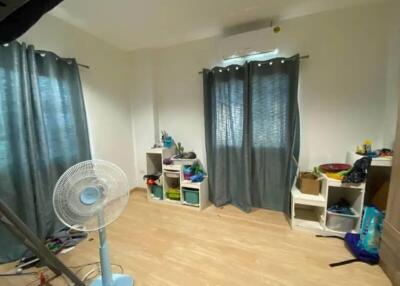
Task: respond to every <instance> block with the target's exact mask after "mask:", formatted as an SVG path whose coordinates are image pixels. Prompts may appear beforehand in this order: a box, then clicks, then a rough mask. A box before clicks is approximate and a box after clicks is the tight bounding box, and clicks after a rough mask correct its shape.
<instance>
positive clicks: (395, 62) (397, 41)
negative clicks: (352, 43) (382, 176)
mask: <svg viewBox="0 0 400 286" xmlns="http://www.w3.org/2000/svg"><path fill="white" fill-rule="evenodd" d="M389 10H390V12H389V28H388V30H387V34H388V38H389V45H388V64H387V78H386V83H387V87H386V88H387V92H386V98H385V105H386V112H385V117H384V122H383V126H382V129H383V132H384V133H383V136H384V137H383V141H384V144H385V146H388V147H390V148H392V149H393V148H394V140H395V137H396V126H397V125H396V123H397V114H398V113H397V110H398V106H399V98H400V17H399V15H400V1H393V3H392V4H391V5H390V6H389Z"/></svg>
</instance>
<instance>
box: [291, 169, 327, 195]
mask: <svg viewBox="0 0 400 286" xmlns="http://www.w3.org/2000/svg"><path fill="white" fill-rule="evenodd" d="M296 185H297V188H298V189H299V190H300V192H302V193H303V194H307V195H315V196H317V195H319V192H320V190H321V181H319V180H318V178H317V176H315V175H314V174H313V173H310V172H300V175H299V177H298V178H297V184H296Z"/></svg>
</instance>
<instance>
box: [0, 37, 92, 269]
mask: <svg viewBox="0 0 400 286" xmlns="http://www.w3.org/2000/svg"><path fill="white" fill-rule="evenodd" d="M90 158H91V153H90V144H89V136H88V129H87V122H86V112H85V105H84V101H83V95H82V88H81V83H80V77H79V71H78V66H77V63H76V61H75V60H74V59H61V58H59V57H57V56H56V55H55V54H53V53H51V52H45V51H36V50H34V47H33V46H28V47H27V46H26V45H25V44H20V43H18V42H12V43H10V44H8V45H3V46H0V198H1V199H2V200H3V201H5V202H6V203H7V204H8V205H9V206H10V207H11V209H12V210H13V211H14V212H15V213H16V214H17V215H18V216H19V217H20V218H21V219H22V220H23V221H24V222H25V223H26V224H27V225H28V226H29V227H30V228H31V230H32V231H33V232H34V233H36V234H37V235H38V236H39V237H40V238H41V239H44V238H45V237H46V236H48V235H50V234H52V233H53V232H54V230H55V229H56V228H59V227H60V226H61V223H60V222H59V221H58V220H57V219H56V216H55V214H54V211H53V206H52V194H53V188H54V186H55V184H56V182H57V180H58V178H59V177H60V176H61V175H62V173H63V172H64V171H65V170H66V169H68V168H69V167H70V166H72V165H74V164H76V163H78V162H80V161H84V160H88V159H90ZM24 250H25V247H24V246H23V244H22V243H21V242H19V241H17V240H16V239H15V238H14V237H13V236H12V235H11V234H10V233H9V232H8V231H7V229H5V228H4V227H3V226H2V225H1V224H0V262H7V261H11V260H15V259H17V258H19V257H20V256H21V255H22V253H23V251H24Z"/></svg>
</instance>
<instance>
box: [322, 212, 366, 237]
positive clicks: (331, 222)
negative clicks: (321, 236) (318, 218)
mask: <svg viewBox="0 0 400 286" xmlns="http://www.w3.org/2000/svg"><path fill="white" fill-rule="evenodd" d="M352 211H353V213H354V215H347V214H339V213H334V212H331V211H327V213H326V226H327V228H329V229H331V230H336V231H341V232H350V231H352V230H353V229H354V228H355V226H356V222H357V219H358V214H356V212H355V211H354V210H352Z"/></svg>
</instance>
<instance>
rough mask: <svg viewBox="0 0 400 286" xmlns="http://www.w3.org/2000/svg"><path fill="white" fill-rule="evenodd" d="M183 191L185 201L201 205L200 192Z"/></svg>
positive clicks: (192, 190) (193, 190)
mask: <svg viewBox="0 0 400 286" xmlns="http://www.w3.org/2000/svg"><path fill="white" fill-rule="evenodd" d="M182 191H183V200H184V201H185V202H186V203H188V204H192V205H198V204H199V191H198V190H195V189H182Z"/></svg>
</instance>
